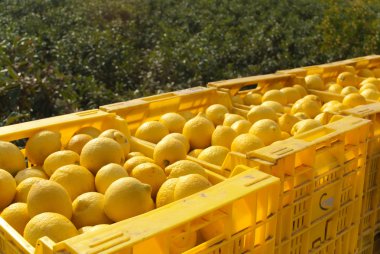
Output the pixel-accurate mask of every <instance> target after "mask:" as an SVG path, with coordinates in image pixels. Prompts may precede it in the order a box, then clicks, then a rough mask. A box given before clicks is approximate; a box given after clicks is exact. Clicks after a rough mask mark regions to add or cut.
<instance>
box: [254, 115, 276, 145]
mask: <svg viewBox="0 0 380 254" xmlns="http://www.w3.org/2000/svg"><path fill="white" fill-rule="evenodd" d="M249 133H250V134H252V135H255V136H257V137H259V138H260V139H261V140H262V141H263V143H264V145H266V146H267V145H270V144H271V143H273V142H274V141H277V140H280V139H281V129H280V126H278V124H277V123H276V122H275V121H273V120H270V119H262V120H259V121H257V122H256V123H254V124H253V125H252V127H251V129H250V130H249Z"/></svg>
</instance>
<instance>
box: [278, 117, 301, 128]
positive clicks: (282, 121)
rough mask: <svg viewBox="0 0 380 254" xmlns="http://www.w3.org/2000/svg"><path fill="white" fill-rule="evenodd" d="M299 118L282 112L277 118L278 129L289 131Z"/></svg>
mask: <svg viewBox="0 0 380 254" xmlns="http://www.w3.org/2000/svg"><path fill="white" fill-rule="evenodd" d="M299 121H300V119H298V118H297V117H295V116H293V115H290V114H283V115H282V116H280V117H279V118H278V125H279V126H280V129H281V130H282V131H286V132H288V133H290V131H291V130H292V127H293V125H295V124H296V123H297V122H299Z"/></svg>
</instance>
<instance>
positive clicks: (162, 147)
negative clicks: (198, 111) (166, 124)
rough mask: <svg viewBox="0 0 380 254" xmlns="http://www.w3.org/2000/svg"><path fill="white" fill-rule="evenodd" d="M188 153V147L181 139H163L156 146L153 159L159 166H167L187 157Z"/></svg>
mask: <svg viewBox="0 0 380 254" xmlns="http://www.w3.org/2000/svg"><path fill="white" fill-rule="evenodd" d="M193 119H194V118H193ZM190 121H191V120H190ZM186 154H187V152H186V148H185V146H184V145H183V144H182V142H181V141H179V140H177V139H175V138H171V139H163V140H161V141H160V142H158V144H157V145H156V146H155V147H154V151H153V160H154V162H155V163H156V164H157V165H158V166H160V167H161V168H165V167H166V166H168V165H170V164H172V163H174V162H176V161H179V160H182V159H185V158H186Z"/></svg>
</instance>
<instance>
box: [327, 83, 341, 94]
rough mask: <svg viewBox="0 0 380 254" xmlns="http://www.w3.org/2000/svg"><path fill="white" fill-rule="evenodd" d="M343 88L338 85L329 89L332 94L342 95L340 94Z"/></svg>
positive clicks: (333, 85)
mask: <svg viewBox="0 0 380 254" xmlns="http://www.w3.org/2000/svg"><path fill="white" fill-rule="evenodd" d="M342 89H343V87H342V86H340V85H338V84H332V85H330V86H329V89H328V91H329V92H331V93H338V94H340V92H341V91H342Z"/></svg>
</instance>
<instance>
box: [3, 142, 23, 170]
mask: <svg viewBox="0 0 380 254" xmlns="http://www.w3.org/2000/svg"><path fill="white" fill-rule="evenodd" d="M0 168H1V169H4V170H6V171H8V172H9V173H10V174H11V175H16V174H17V172H19V171H20V170H23V169H25V168H26V164H25V157H24V155H23V154H22V152H21V151H20V149H18V147H17V146H15V145H14V144H12V143H10V142H6V141H0Z"/></svg>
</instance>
